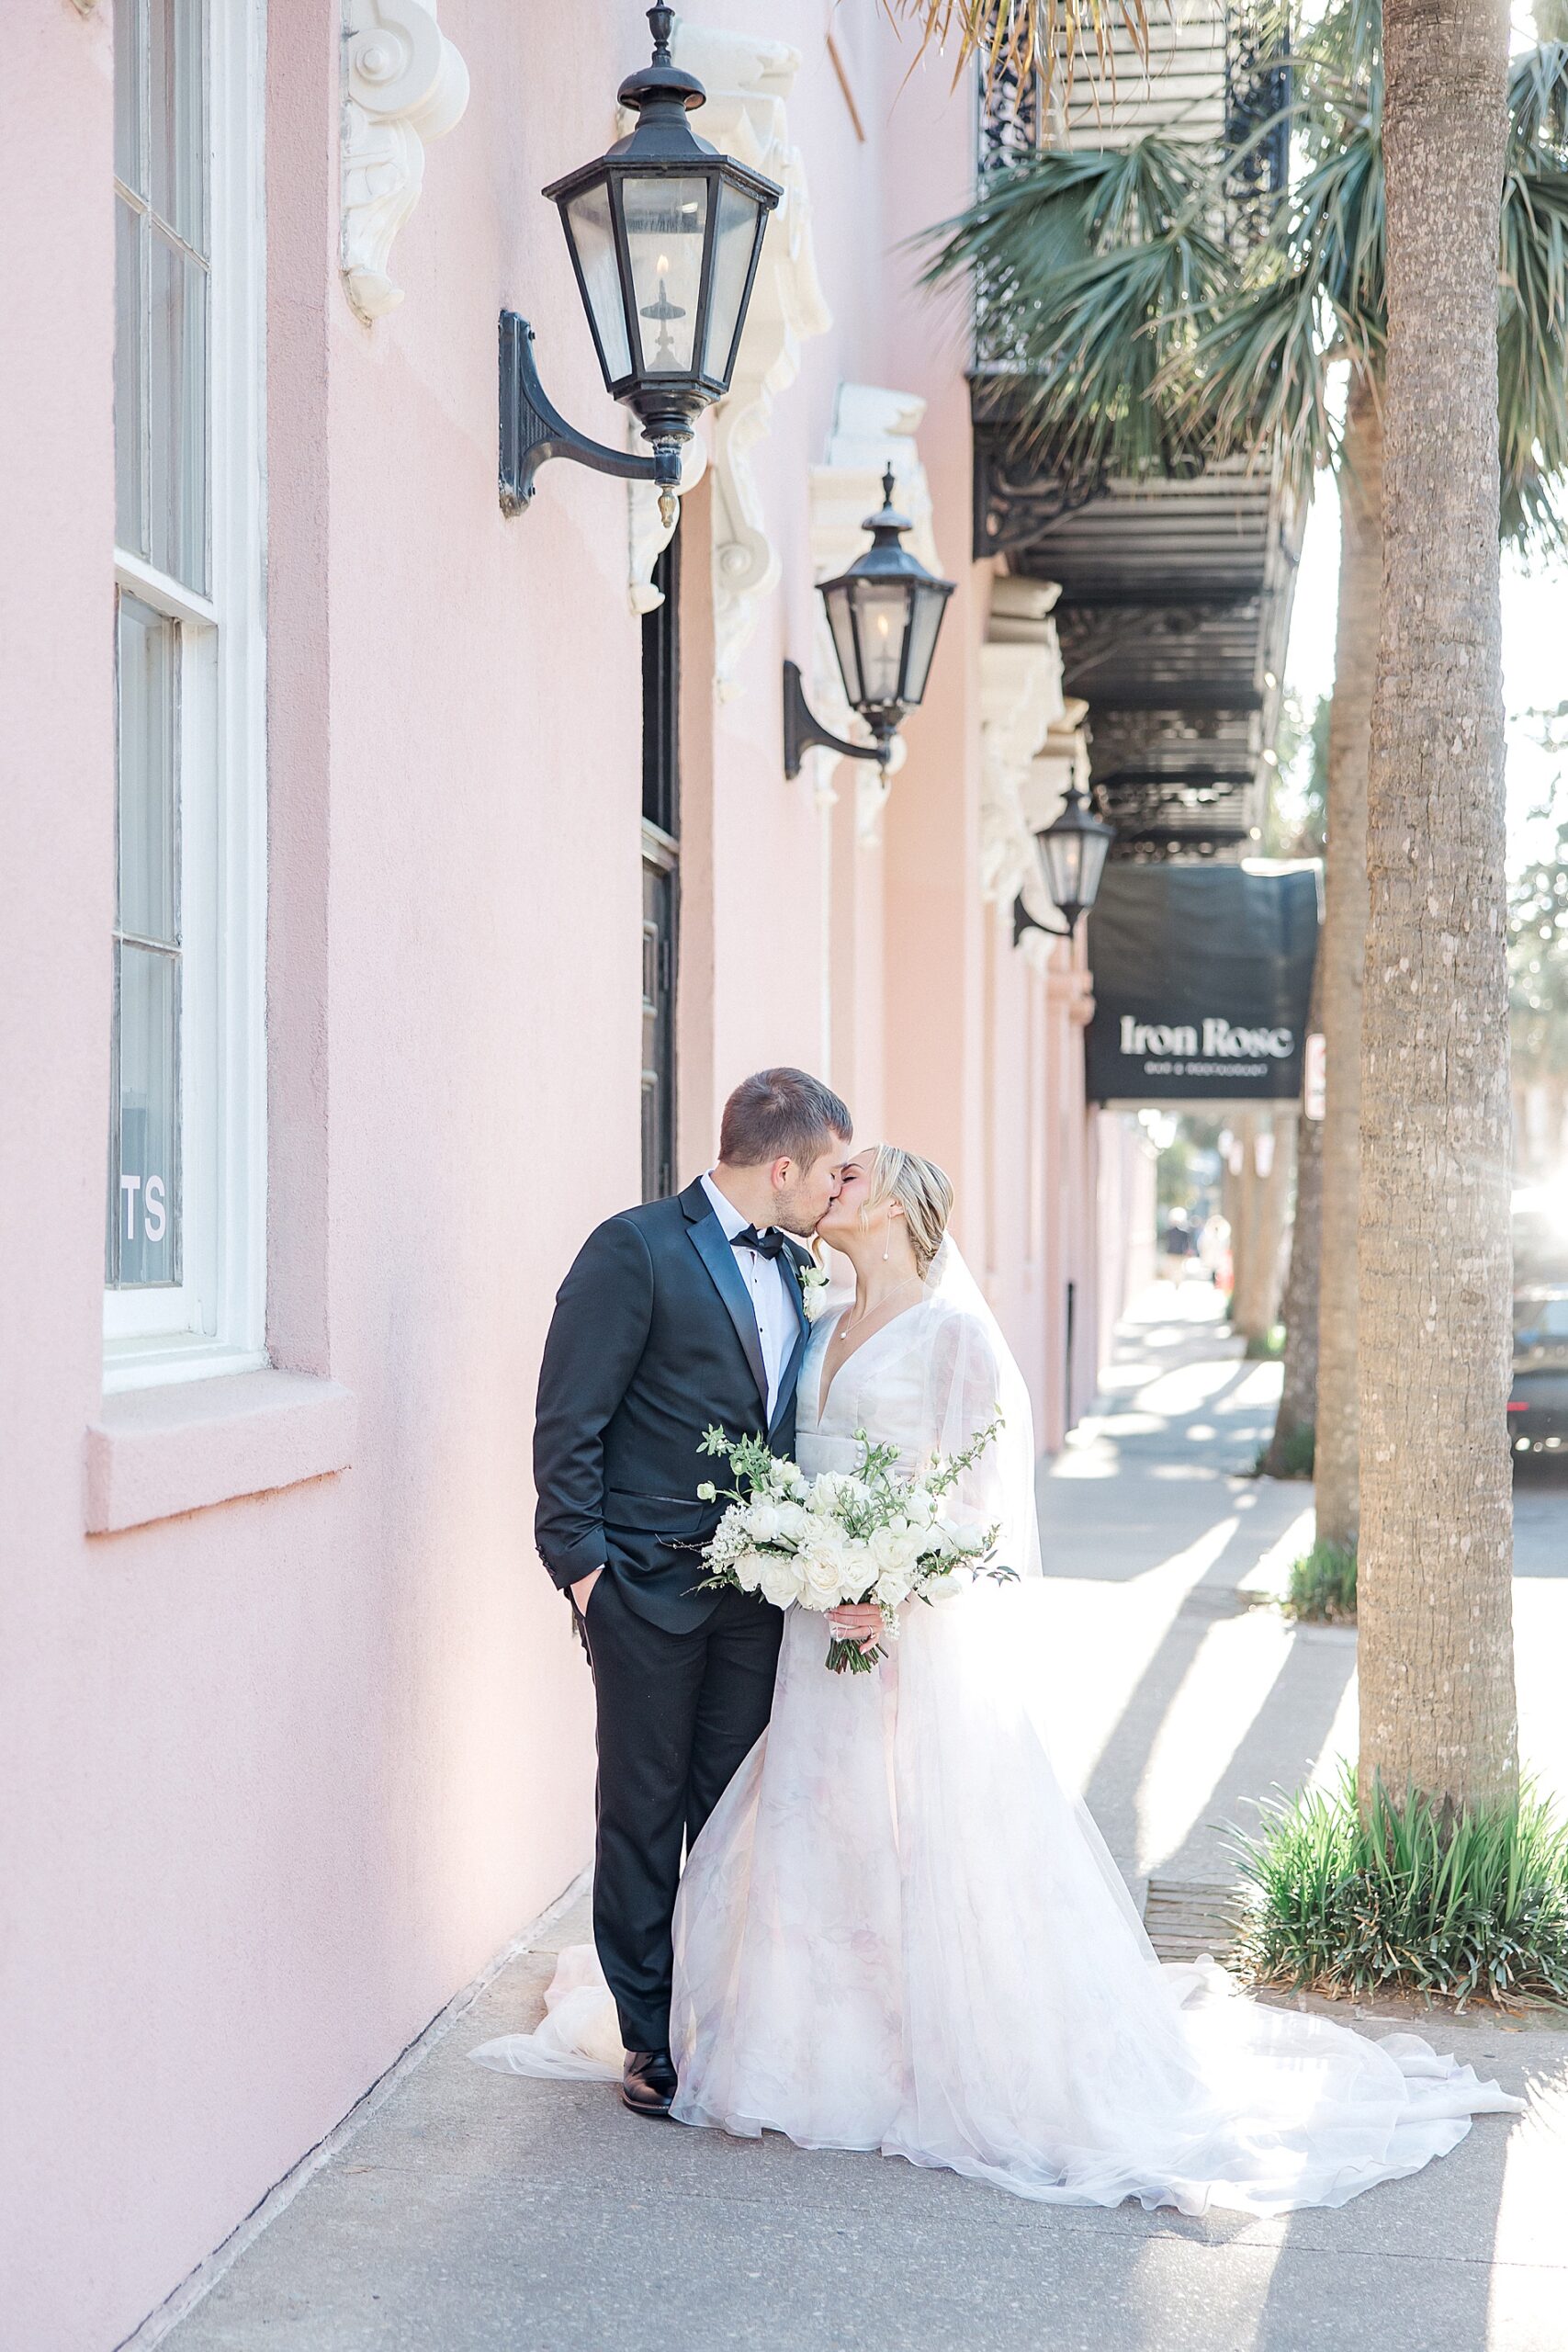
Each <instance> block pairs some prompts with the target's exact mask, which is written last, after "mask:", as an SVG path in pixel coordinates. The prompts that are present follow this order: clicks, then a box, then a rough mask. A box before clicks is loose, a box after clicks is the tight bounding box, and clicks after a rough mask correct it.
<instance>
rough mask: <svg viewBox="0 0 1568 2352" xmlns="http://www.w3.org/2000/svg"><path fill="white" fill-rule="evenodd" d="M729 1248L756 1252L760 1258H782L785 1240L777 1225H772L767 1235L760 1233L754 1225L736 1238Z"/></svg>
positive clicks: (745, 1228)
mask: <svg viewBox="0 0 1568 2352" xmlns="http://www.w3.org/2000/svg"><path fill="white" fill-rule="evenodd" d="M729 1246H730V1248H731V1249H732V1250H755V1251H756V1252H757V1255H758V1256H759V1258H781V1257H782V1256H783V1255H784V1235H783V1234H782V1233H781V1232H780V1231H779V1229H778V1227H777V1226H776V1225H770V1226H769V1227H768V1229H767V1231H766V1233H759V1232H758V1230H757V1228H756V1227H755V1226H754V1225H748V1226H743V1227H741V1229H740V1231H739V1233H738V1234H736V1235H735V1236H734V1238H733V1239H732V1240H731V1242H730V1245H729Z"/></svg>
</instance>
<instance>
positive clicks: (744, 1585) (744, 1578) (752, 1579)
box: [729, 1552, 763, 1592]
mask: <svg viewBox="0 0 1568 2352" xmlns="http://www.w3.org/2000/svg"><path fill="white" fill-rule="evenodd" d="M762 1560H763V1555H762V1554H761V1552H741V1553H739V1554H738V1555H737V1556H736V1557H735V1558H734V1559H733V1560H731V1562H730V1563H729V1567H730V1573H731V1575H732V1576H733V1577H734V1578H735V1581H736V1583H737V1584H738V1585H739V1587H740V1589H741V1591H742V1592H755V1591H756V1589H757V1588H758V1586H759V1585H760V1584H761V1581H762Z"/></svg>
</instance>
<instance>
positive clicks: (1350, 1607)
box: [1285, 1543, 1356, 1625]
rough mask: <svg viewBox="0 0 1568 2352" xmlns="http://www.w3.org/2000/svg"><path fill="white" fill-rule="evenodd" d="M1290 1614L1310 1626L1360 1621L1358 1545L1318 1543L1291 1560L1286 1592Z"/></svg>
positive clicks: (1347, 1623)
mask: <svg viewBox="0 0 1568 2352" xmlns="http://www.w3.org/2000/svg"><path fill="white" fill-rule="evenodd" d="M1285 1608H1286V1610H1287V1611H1288V1612H1289V1614H1290V1615H1291V1616H1292V1617H1294V1618H1296V1619H1298V1620H1299V1621H1300V1622H1301V1623H1303V1624H1307V1625H1353V1624H1354V1623H1355V1622H1356V1547H1355V1545H1354V1544H1324V1543H1317V1544H1314V1545H1313V1547H1312V1550H1311V1551H1310V1552H1303V1554H1302V1555H1301V1558H1300V1559H1299V1560H1292V1563H1291V1577H1290V1583H1289V1586H1288V1587H1287V1589H1286V1593H1285Z"/></svg>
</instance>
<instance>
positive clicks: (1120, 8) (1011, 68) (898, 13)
mask: <svg viewBox="0 0 1568 2352" xmlns="http://www.w3.org/2000/svg"><path fill="white" fill-rule="evenodd" d="M882 7H883V9H884V11H885V13H886V16H887V17H888V18H889V19H890V21H891V22H892V23H893V24H894V25H896V26H902V25H909V26H912V27H913V28H914V29H915V30H916V32H917V33H918V34H919V47H918V48H917V49H916V51H915V57H914V63H915V64H919V61H920V59H921V58H922V57H924V56H925V54H926V52H927V51H928V50H930V49H931V48H933V47H934V48H936V49H937V50H939V51H951V53H952V56H953V84H954V86H956V85H957V83H958V82H959V80H960V78H961V77H962V75H963V74H964V69H965V67H966V66H967V65H969V63H970V62H971V61H974V60H977V61H978V62H979V63H980V65H981V67H982V68H983V70H984V72H985V75H986V79H987V85H988V86H992V87H994V86H995V85H997V84H998V83H999V82H1002V81H1016V82H1017V83H1020V84H1023V83H1027V82H1028V81H1030V80H1031V79H1032V77H1033V76H1034V75H1035V74H1038V75H1039V76H1040V79H1041V81H1042V82H1043V85H1044V86H1045V89H1046V90H1047V91H1050V90H1051V89H1052V87H1053V86H1054V85H1061V86H1062V87H1064V88H1066V89H1068V90H1070V89H1071V87H1072V85H1073V81H1074V78H1075V76H1076V75H1077V73H1078V72H1079V71H1081V70H1083V68H1084V66H1085V64H1086V63H1087V65H1088V67H1089V73H1090V75H1091V79H1092V80H1093V82H1094V84H1095V86H1096V88H1097V89H1098V88H1101V87H1103V88H1107V89H1113V88H1114V87H1115V82H1116V37H1117V34H1118V32H1119V31H1120V32H1122V33H1124V34H1125V35H1126V37H1127V40H1128V41H1129V42H1130V43H1131V46H1132V49H1133V52H1134V56H1135V57H1136V58H1137V59H1138V61H1139V62H1140V63H1141V64H1143V65H1145V66H1146V65H1147V63H1148V56H1149V25H1148V16H1147V13H1146V11H1145V6H1144V0H882ZM911 70H912V69H911Z"/></svg>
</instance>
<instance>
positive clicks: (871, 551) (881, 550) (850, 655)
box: [784, 466, 953, 776]
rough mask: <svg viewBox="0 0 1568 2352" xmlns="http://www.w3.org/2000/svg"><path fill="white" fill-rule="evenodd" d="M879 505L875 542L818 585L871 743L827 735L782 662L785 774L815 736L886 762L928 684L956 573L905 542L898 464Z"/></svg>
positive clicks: (872, 525)
mask: <svg viewBox="0 0 1568 2352" xmlns="http://www.w3.org/2000/svg"><path fill="white" fill-rule="evenodd" d="M882 502H883V503H882V512H881V513H880V514H879V515H867V516H866V519H865V525H864V527H865V529H866V530H868V531H869V532H870V533H871V545H870V547H868V548H867V549H866V551H865V553H864V554H863V555H861V556H857V557H856V558H855V560H854V561H853V563H852V564H851V566H850V568H849V570H848V571H841V572H840V574H839V576H838V578H837V579H836V580H824V581H821V582H819V583H818V585H819V587H820V589H821V594H822V601H823V603H824V604H825V605H827V607H828V626H829V628H830V629H831V630H832V632H833V650H834V651H835V652H836V653H837V655H838V657H839V668H840V671H841V672H842V673H843V679H844V694H845V695H846V697H847V699H848V701H849V705H850V707H851V709H852V710H857V711H859V713H860V715H861V717H862V718H863V719H864V721H865V723H866V725H867V726H868V727H869V728H870V729H871V732H872V738H873V740H872V741H871V742H869V743H846V742H844V741H842V740H841V739H840V737H839V736H837V735H829V732H828V730H827V729H826V728H824V727H821V726H819V725H818V722H817V720H816V719H815V718H813V717H812V716H811V710H810V706H809V705H808V704H807V699H806V695H805V691H804V689H803V688H802V685H801V683H800V671H799V668H798V667H797V665H796V664H795V662H785V663H784V774H785V775H792V776H794V775H799V774H800V767H801V762H802V761H803V760H804V759H805V757H806V754H807V752H808V751H809V750H810V749H811V746H812V745H813V744H814V743H820V744H823V745H824V746H825V747H826V748H827V749H828V750H829V751H830V752H842V753H843V754H844V755H845V757H846V758H848V759H852V760H876V761H878V762H880V763H881V764H882V766H884V767H886V764H887V763H888V761H889V759H890V758H891V757H892V753H893V738H894V736H895V735H896V734H897V731H898V726H899V722H900V720H901V719H902V718H903V717H904V714H905V712H906V711H909V710H913V709H914V708H915V707H916V706H917V704H918V703H919V700H920V697H921V696H922V695H923V694H924V693H925V690H926V680H927V678H928V676H929V675H930V673H931V655H932V654H933V653H934V652H935V651H936V640H937V635H938V632H939V631H940V629H941V628H942V615H943V613H944V612H945V611H946V610H947V600H948V598H949V597H950V596H951V595H952V594H953V582H952V581H951V580H938V579H937V578H936V577H935V575H934V574H933V573H931V572H929V571H927V570H926V567H925V565H924V564H923V563H922V562H921V561H920V560H919V556H915V555H911V554H910V553H909V550H908V548H906V547H905V546H904V544H903V538H904V533H905V532H906V531H908V529H910V528H911V525H910V522H909V518H908V515H897V514H895V512H894V509H893V469H892V467H891V466H889V467H888V469H887V471H886V473H885V474H884V475H883V477H882Z"/></svg>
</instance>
